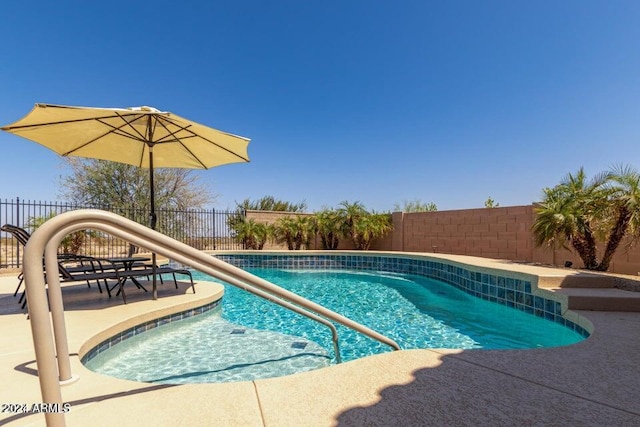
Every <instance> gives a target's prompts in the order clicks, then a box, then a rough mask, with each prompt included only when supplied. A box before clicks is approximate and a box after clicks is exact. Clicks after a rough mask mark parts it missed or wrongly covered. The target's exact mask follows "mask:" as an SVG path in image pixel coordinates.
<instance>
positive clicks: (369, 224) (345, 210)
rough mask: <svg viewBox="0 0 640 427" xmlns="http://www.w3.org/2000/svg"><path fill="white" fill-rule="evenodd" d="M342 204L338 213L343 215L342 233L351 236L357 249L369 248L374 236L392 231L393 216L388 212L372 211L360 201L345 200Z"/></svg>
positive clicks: (380, 235)
mask: <svg viewBox="0 0 640 427" xmlns="http://www.w3.org/2000/svg"><path fill="white" fill-rule="evenodd" d="M340 206H341V207H340V208H339V209H338V214H339V216H340V217H341V223H342V224H341V225H342V234H343V235H344V236H345V237H349V238H351V241H352V242H353V245H354V247H355V248H356V249H360V250H367V249H369V248H370V247H371V242H372V241H373V239H374V238H377V237H382V236H384V235H385V234H386V233H388V232H389V231H391V228H392V227H391V218H390V216H389V215H388V214H376V213H370V212H368V211H367V210H366V209H365V207H364V205H363V204H362V203H360V202H354V203H349V202H346V201H345V202H342V203H340Z"/></svg>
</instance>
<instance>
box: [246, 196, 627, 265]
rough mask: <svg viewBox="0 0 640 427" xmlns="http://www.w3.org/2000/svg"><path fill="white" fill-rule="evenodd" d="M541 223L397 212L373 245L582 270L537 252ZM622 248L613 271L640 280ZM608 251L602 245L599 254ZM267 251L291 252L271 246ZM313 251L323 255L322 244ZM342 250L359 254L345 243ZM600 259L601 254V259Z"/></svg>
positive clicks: (484, 211)
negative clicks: (536, 235) (535, 233)
mask: <svg viewBox="0 0 640 427" xmlns="http://www.w3.org/2000/svg"><path fill="white" fill-rule="evenodd" d="M295 215H311V214H307V213H304V214H298V213H288V212H269V211H248V212H247V217H248V218H253V219H254V220H256V221H260V222H267V223H273V222H275V221H276V220H277V219H278V218H280V217H282V216H295ZM534 220H535V210H534V206H533V205H525V206H505V207H497V208H480V209H464V210H451V211H437V212H414V213H406V212H394V213H393V214H392V221H393V231H392V232H391V233H389V235H387V236H385V237H384V238H382V239H379V240H377V241H374V242H373V245H372V249H373V250H381V251H406V252H434V251H435V252H440V253H450V254H456V255H471V256H479V257H485V258H497V259H508V260H512V261H522V262H534V263H542V264H547V265H558V266H562V265H564V263H565V262H566V261H571V262H572V263H573V267H575V268H582V266H583V264H582V261H581V260H580V258H579V257H578V256H577V255H575V254H574V253H572V252H570V251H567V250H565V249H557V250H550V249H547V248H539V247H536V246H535V240H534V237H533V233H532V232H531V227H532V225H533V222H534ZM627 245H628V242H625V243H624V244H623V245H621V246H620V248H619V249H618V251H617V252H616V255H615V256H614V258H613V261H612V263H611V267H610V269H609V271H611V272H615V273H623V274H632V275H637V274H638V273H639V272H640V248H637V247H633V248H631V249H630V250H628V248H627ZM603 246H604V245H603V244H600V245H599V248H602V247H603ZM265 249H286V247H284V246H281V245H275V244H274V243H273V242H268V243H267V244H266V245H265ZM308 249H312V250H313V249H321V244H320V239H319V238H316V239H314V241H312V242H311V247H309V248H308ZM340 249H353V246H352V244H351V243H350V242H349V241H347V239H342V240H341V243H340ZM598 255H599V256H600V252H599V254H598Z"/></svg>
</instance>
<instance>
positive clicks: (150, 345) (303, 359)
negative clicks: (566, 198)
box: [87, 269, 584, 383]
mask: <svg viewBox="0 0 640 427" xmlns="http://www.w3.org/2000/svg"><path fill="white" fill-rule="evenodd" d="M249 271H250V272H251V273H253V274H256V275H258V276H260V277H263V278H264V279H266V280H268V281H270V282H273V283H275V284H277V285H279V286H281V287H283V288H285V289H288V290H290V291H292V292H295V293H297V294H299V295H301V296H303V297H305V298H307V299H309V300H312V301H314V302H317V303H319V304H321V305H323V306H325V307H327V308H329V309H332V310H334V311H336V312H338V313H340V314H343V315H344V316H346V317H348V318H350V319H352V320H355V321H357V322H359V323H362V324H364V325H366V326H368V327H370V328H371V329H373V330H375V331H378V332H380V333H382V334H383V335H386V336H388V337H389V338H391V339H393V340H395V341H396V342H397V343H398V344H399V345H400V347H401V348H403V349H415V348H457V349H479V348H482V349H522V348H539V347H554V346H563V345H570V344H574V343H577V342H579V341H581V340H583V339H584V337H583V336H582V335H580V334H579V333H577V332H575V331H572V330H571V329H569V328H567V327H564V326H562V325H560V324H557V323H554V322H552V321H549V320H545V319H543V318H540V317H536V316H534V315H532V314H527V313H525V312H523V311H520V310H517V309H514V308H510V307H507V306H504V305H500V304H496V303H492V302H489V301H485V300H482V299H480V298H476V297H473V296H471V295H468V294H467V293H465V292H463V291H461V290H459V289H457V288H455V287H453V286H451V285H448V284H446V283H443V282H440V281H438V280H434V279H429V278H425V277H422V276H413V275H408V274H397V273H384V272H366V271H346V270H334V271H329V270H277V269H249ZM194 280H209V281H216V280H215V279H212V278H211V277H208V276H205V275H203V274H201V273H198V272H194ZM336 326H337V328H338V334H339V338H340V352H341V356H342V360H343V361H348V360H353V359H356V358H360V357H364V356H368V355H372V354H376V353H382V352H388V351H390V348H389V347H388V346H386V345H384V344H381V343H378V342H377V341H375V340H372V339H370V338H368V337H366V336H364V335H362V334H359V333H357V332H355V331H353V330H351V329H348V328H345V327H343V326H341V325H336ZM334 362H335V354H334V352H333V345H332V341H331V333H330V331H329V329H328V328H327V327H326V326H323V325H321V324H318V323H316V322H314V321H312V320H309V319H307V318H306V317H304V316H301V315H298V314H295V313H292V312H290V311H289V310H286V309H283V308H281V307H279V306H277V305H275V304H273V303H270V302H268V301H265V300H263V299H261V298H259V297H256V296H253V295H251V294H249V293H248V292H246V291H243V290H241V289H237V288H235V287H233V286H229V285H225V295H224V298H223V303H222V309H221V311H220V310H214V311H212V312H208V313H206V314H203V315H201V316H196V317H195V318H192V319H186V320H181V321H178V322H173V323H171V324H168V325H163V326H162V327H159V328H156V329H155V330H153V331H150V332H146V333H144V334H141V335H138V336H135V337H133V338H130V339H128V340H126V341H123V342H122V343H120V344H118V345H116V346H114V347H113V348H112V349H110V350H108V351H106V352H104V353H101V354H99V355H98V356H96V357H95V358H93V359H91V360H90V361H89V362H87V367H88V368H89V369H92V370H95V371H97V372H101V373H104V374H107V375H111V376H116V377H119V378H126V379H132V380H136V381H145V382H158V383H186V382H225V381H243V380H252V379H258V378H268V377H274V376H282V375H288V374H291V373H294V372H300V371H304V370H310V369H318V368H320V367H323V366H327V365H328V364H329V363H334Z"/></svg>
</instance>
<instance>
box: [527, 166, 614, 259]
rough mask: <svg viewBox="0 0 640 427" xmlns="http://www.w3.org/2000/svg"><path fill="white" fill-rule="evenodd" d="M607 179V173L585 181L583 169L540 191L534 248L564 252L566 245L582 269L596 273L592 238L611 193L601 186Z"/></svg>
mask: <svg viewBox="0 0 640 427" xmlns="http://www.w3.org/2000/svg"><path fill="white" fill-rule="evenodd" d="M610 178H611V174H610V173H608V172H607V173H603V174H600V175H597V176H596V177H595V178H594V179H592V180H591V181H587V177H586V174H585V172H584V169H583V168H580V169H579V170H578V172H577V173H576V174H575V175H573V174H568V175H567V176H566V177H565V178H564V179H563V180H562V181H561V182H560V184H558V185H556V186H555V187H554V188H551V189H549V188H547V189H544V190H543V191H544V198H543V200H542V202H541V203H540V204H539V207H538V208H536V220H535V222H534V224H533V227H532V229H533V233H534V235H535V239H536V245H538V246H543V245H545V244H546V245H549V246H556V245H558V246H561V247H564V248H567V246H566V245H567V243H569V244H571V246H572V247H573V249H575V251H576V252H577V254H578V256H579V257H580V259H582V262H583V263H584V267H585V268H587V269H590V270H595V269H597V268H598V262H597V259H596V234H597V232H598V228H597V227H598V225H599V222H601V219H602V218H603V217H604V216H605V213H606V212H607V209H608V208H607V206H608V203H607V202H608V200H607V199H608V196H609V194H610V193H611V190H610V189H607V188H606V187H605V184H606V183H607V182H608V181H609V179H610ZM567 249H568V248H567Z"/></svg>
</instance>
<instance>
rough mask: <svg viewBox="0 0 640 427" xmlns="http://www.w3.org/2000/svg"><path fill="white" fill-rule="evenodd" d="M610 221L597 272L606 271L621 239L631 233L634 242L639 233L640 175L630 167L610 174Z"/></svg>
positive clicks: (621, 168) (617, 168)
mask: <svg viewBox="0 0 640 427" xmlns="http://www.w3.org/2000/svg"><path fill="white" fill-rule="evenodd" d="M610 179H611V182H612V187H611V191H612V194H611V197H610V199H611V204H610V208H611V216H610V217H609V218H610V219H611V222H612V224H611V225H610V232H609V234H608V238H607V245H606V247H605V250H604V254H603V255H602V259H601V261H600V264H599V265H598V267H597V270H600V271H607V270H608V269H609V264H610V263H611V259H612V258H613V254H614V253H615V252H616V250H617V249H618V246H619V245H620V242H621V241H622V238H623V237H624V236H625V235H626V234H627V233H628V232H631V234H632V236H633V238H634V240H635V239H637V238H638V233H639V232H640V174H639V173H638V171H637V170H635V169H633V168H631V167H630V166H618V167H616V168H614V170H613V171H612V172H611V174H610Z"/></svg>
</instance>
